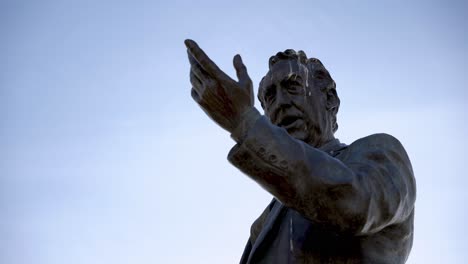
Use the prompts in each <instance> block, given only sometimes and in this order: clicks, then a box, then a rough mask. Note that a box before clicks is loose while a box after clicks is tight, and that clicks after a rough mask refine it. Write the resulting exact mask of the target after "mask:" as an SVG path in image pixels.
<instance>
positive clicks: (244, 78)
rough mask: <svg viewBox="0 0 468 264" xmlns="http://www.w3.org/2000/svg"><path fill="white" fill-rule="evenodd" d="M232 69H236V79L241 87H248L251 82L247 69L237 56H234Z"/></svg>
mask: <svg viewBox="0 0 468 264" xmlns="http://www.w3.org/2000/svg"><path fill="white" fill-rule="evenodd" d="M234 68H235V69H236V74H237V78H238V79H239V83H240V84H241V85H243V86H244V85H249V83H251V82H252V81H251V80H250V77H249V74H248V73H247V68H246V67H245V65H244V63H243V62H242V58H241V56H240V55H239V54H237V55H236V56H234Z"/></svg>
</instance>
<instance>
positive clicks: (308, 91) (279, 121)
mask: <svg viewBox="0 0 468 264" xmlns="http://www.w3.org/2000/svg"><path fill="white" fill-rule="evenodd" d="M320 85H323V81H321V80H319V79H317V78H316V76H315V74H314V73H313V72H309V70H308V69H307V67H306V66H305V65H303V64H300V63H298V62H297V61H296V60H281V61H278V62H277V63H276V64H274V65H273V66H272V68H271V69H270V71H269V72H268V73H267V75H266V76H265V78H264V79H263V81H262V88H263V89H264V93H263V95H264V96H263V101H264V110H265V114H266V115H267V116H268V117H269V118H270V120H271V122H272V123H273V124H275V125H277V126H279V127H282V128H284V129H286V131H287V132H288V133H289V134H290V135H291V136H293V137H294V138H296V139H299V140H302V141H304V142H306V143H308V144H310V145H312V146H314V147H320V146H321V145H323V144H324V143H325V142H326V141H328V140H329V139H330V137H332V136H333V131H332V126H331V117H330V114H329V112H328V111H327V110H326V103H327V95H326V93H324V92H322V91H321V89H320V88H321V87H319V86H320Z"/></svg>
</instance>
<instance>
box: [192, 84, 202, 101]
mask: <svg viewBox="0 0 468 264" xmlns="http://www.w3.org/2000/svg"><path fill="white" fill-rule="evenodd" d="M190 94H191V95H192V98H193V100H194V101H195V102H197V103H200V95H199V94H198V92H197V91H196V90H195V89H194V88H193V87H192V90H191V92H190Z"/></svg>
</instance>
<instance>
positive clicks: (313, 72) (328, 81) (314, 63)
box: [257, 49, 340, 132]
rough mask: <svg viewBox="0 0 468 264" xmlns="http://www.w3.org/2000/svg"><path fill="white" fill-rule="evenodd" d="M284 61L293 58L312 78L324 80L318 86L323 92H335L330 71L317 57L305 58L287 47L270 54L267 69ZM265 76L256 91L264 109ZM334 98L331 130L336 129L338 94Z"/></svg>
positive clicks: (301, 53) (334, 84)
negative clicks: (336, 101) (335, 100)
mask: <svg viewBox="0 0 468 264" xmlns="http://www.w3.org/2000/svg"><path fill="white" fill-rule="evenodd" d="M282 60H283V61H284V60H295V61H297V62H298V63H299V64H302V65H304V66H305V67H306V68H307V69H308V74H310V76H311V77H312V78H314V79H323V80H325V81H324V82H323V85H322V86H321V87H319V88H320V90H321V91H322V92H324V93H327V92H328V91H330V90H334V92H335V94H336V83H335V81H334V80H333V78H332V77H331V75H330V73H329V72H328V71H327V69H326V68H325V66H324V65H323V64H322V62H321V61H320V60H319V59H317V58H307V55H306V54H305V52H304V51H302V50H299V51H297V52H296V51H295V50H293V49H287V50H285V51H284V52H278V53H276V55H274V56H271V57H270V59H269V60H268V66H269V71H271V69H272V68H273V66H274V65H275V64H276V63H277V62H279V61H282ZM264 79H265V77H263V78H262V80H261V81H260V85H259V86H258V93H257V97H258V99H259V100H260V103H261V105H262V108H264V109H265V106H264V92H265V91H264V88H263V81H264ZM336 98H337V99H338V106H337V107H335V108H333V109H330V111H331V112H332V118H333V120H332V121H333V132H335V131H336V130H338V123H337V122H336V114H337V113H338V109H339V106H340V103H339V102H340V101H339V98H338V95H337V94H336Z"/></svg>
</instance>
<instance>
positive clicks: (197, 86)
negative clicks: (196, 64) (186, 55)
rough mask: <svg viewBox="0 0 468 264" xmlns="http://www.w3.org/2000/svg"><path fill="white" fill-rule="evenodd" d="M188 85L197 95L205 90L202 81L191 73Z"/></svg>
mask: <svg viewBox="0 0 468 264" xmlns="http://www.w3.org/2000/svg"><path fill="white" fill-rule="evenodd" d="M190 83H191V84H192V87H193V88H192V89H195V90H197V91H198V93H203V91H204V90H205V86H204V85H203V83H202V81H201V80H200V79H199V78H198V77H197V76H196V75H195V74H194V73H193V72H190Z"/></svg>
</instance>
